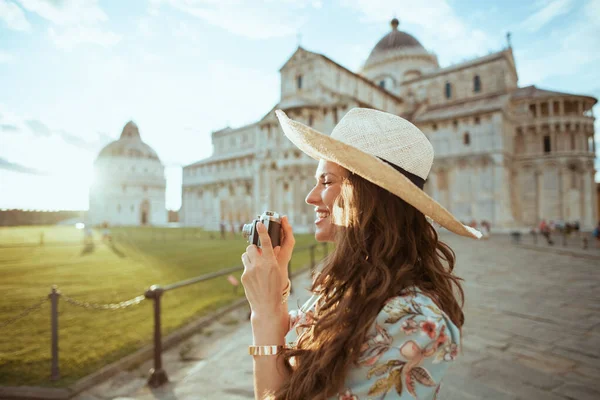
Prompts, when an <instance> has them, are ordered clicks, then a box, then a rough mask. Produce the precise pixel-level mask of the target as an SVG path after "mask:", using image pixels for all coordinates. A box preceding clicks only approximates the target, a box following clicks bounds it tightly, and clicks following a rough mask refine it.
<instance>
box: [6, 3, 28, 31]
mask: <svg viewBox="0 0 600 400" xmlns="http://www.w3.org/2000/svg"><path fill="white" fill-rule="evenodd" d="M0 20H2V21H4V23H5V24H6V26H7V27H8V28H9V29H13V30H15V31H25V32H26V31H29V30H31V25H30V24H29V22H28V21H27V18H26V17H25V13H24V12H23V10H21V8H19V6H18V5H16V4H15V3H9V2H8V1H7V0H0Z"/></svg>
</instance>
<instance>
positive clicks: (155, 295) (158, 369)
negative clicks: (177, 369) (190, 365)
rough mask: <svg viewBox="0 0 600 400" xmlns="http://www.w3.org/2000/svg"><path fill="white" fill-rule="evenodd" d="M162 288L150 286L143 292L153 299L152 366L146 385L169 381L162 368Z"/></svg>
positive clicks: (155, 385)
mask: <svg viewBox="0 0 600 400" xmlns="http://www.w3.org/2000/svg"><path fill="white" fill-rule="evenodd" d="M163 293H164V290H163V289H162V288H161V287H160V286H156V285H154V286H151V287H150V289H148V290H147V291H146V293H144V296H146V298H147V299H152V300H154V368H152V369H151V370H150V378H148V385H150V386H151V387H159V386H161V385H162V384H164V383H167V382H168V381H169V378H168V377H167V373H166V372H165V370H164V369H163V368H162V333H161V329H160V299H161V297H162V294H163Z"/></svg>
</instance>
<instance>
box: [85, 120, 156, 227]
mask: <svg viewBox="0 0 600 400" xmlns="http://www.w3.org/2000/svg"><path fill="white" fill-rule="evenodd" d="M164 172H165V168H164V166H163V164H162V163H161V162H160V159H159V158H158V155H157V154H156V152H155V151H154V150H153V149H152V148H151V147H150V146H148V145H147V144H146V143H144V142H143V141H142V138H141V136H140V131H139V129H138V127H137V125H136V124H135V123H133V122H132V121H129V122H128V123H127V124H126V125H125V127H124V128H123V132H121V137H120V138H119V140H116V141H114V142H112V143H109V144H108V145H107V146H106V147H104V148H103V149H102V150H101V151H100V154H99V155H98V158H96V161H95V162H94V177H95V180H94V184H93V185H92V187H91V189H90V211H89V214H88V215H89V216H88V223H90V224H92V225H100V224H104V223H107V224H109V225H137V226H143V225H164V224H166V223H167V210H166V208H165V189H166V181H165V174H164Z"/></svg>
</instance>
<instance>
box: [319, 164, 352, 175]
mask: <svg viewBox="0 0 600 400" xmlns="http://www.w3.org/2000/svg"><path fill="white" fill-rule="evenodd" d="M323 174H334V175H337V176H339V177H347V176H348V170H347V169H346V168H344V167H342V166H340V165H339V164H336V163H334V162H332V161H327V160H320V161H319V165H318V166H317V171H316V172H315V177H317V178H319V177H320V176H321V175H323Z"/></svg>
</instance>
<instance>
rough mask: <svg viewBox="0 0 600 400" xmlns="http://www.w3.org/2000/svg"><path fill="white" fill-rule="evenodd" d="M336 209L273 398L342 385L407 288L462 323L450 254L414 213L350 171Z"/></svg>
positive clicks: (290, 399) (327, 393)
mask: <svg viewBox="0 0 600 400" xmlns="http://www.w3.org/2000/svg"><path fill="white" fill-rule="evenodd" d="M334 209H335V210H338V211H339V210H341V212H339V213H336V212H333V213H332V214H331V215H332V218H334V220H333V221H334V223H335V224H336V226H337V227H339V228H338V229H336V237H335V244H336V246H335V250H334V251H333V252H332V253H331V255H330V256H329V257H328V258H327V259H325V260H324V261H323V263H322V265H321V268H320V269H321V271H320V273H319V274H318V275H316V277H315V279H314V280H313V284H312V288H311V290H312V291H313V292H314V293H320V294H322V296H321V300H320V301H319V302H318V303H317V307H316V309H315V315H314V319H313V320H312V322H310V323H309V324H308V325H305V327H306V329H307V331H306V333H305V334H304V335H302V336H301V338H300V339H299V341H298V344H297V347H296V349H286V350H284V352H283V353H282V355H281V357H284V360H285V365H286V368H288V369H289V371H290V372H291V374H290V379H289V380H287V381H286V382H285V383H284V384H283V386H282V387H281V388H280V389H279V390H277V391H276V393H274V394H273V397H272V398H273V399H276V400H306V399H327V398H329V397H331V396H334V395H336V394H337V393H339V392H340V391H342V389H343V384H344V381H345V378H346V375H347V372H348V370H349V369H350V367H351V366H352V365H353V364H356V362H357V360H358V357H359V355H360V354H359V353H360V348H361V345H363V343H364V341H365V337H366V335H367V333H368V331H369V329H370V327H371V325H372V324H373V322H374V321H375V318H376V317H377V314H378V313H379V312H380V311H381V308H382V307H383V305H384V303H385V301H386V300H387V299H389V298H390V297H393V296H396V295H399V294H400V293H401V292H403V291H405V290H407V289H409V288H411V287H418V288H420V289H421V290H422V291H423V292H425V293H426V294H427V295H428V296H430V297H431V298H432V300H433V301H434V302H435V303H436V304H437V305H438V306H439V307H440V308H441V309H442V310H443V311H444V312H445V313H446V314H447V315H448V317H449V318H450V319H451V320H452V322H454V324H456V326H457V327H459V328H461V327H462V325H463V323H464V315H463V312H462V305H463V303H464V293H463V290H462V288H461V285H460V278H458V277H456V276H455V275H453V274H452V271H453V269H454V261H455V255H454V252H453V251H452V249H451V248H450V247H449V246H448V245H446V244H444V243H442V242H441V241H440V240H439V239H438V235H437V232H436V231H435V229H434V228H433V226H432V225H431V224H430V223H429V222H428V221H427V219H426V218H425V216H424V215H423V214H422V213H421V212H420V211H418V210H417V209H416V208H414V207H413V206H411V205H409V204H408V203H406V202H405V201H404V200H402V199H401V198H399V197H397V196H395V195H393V194H392V193H390V192H388V191H387V190H385V189H383V188H381V187H379V186H377V185H375V184H373V183H371V182H369V181H367V180H365V179H363V178H362V177H360V176H358V175H356V174H352V173H351V174H350V176H349V177H348V178H346V179H345V180H344V181H343V182H342V188H341V192H340V195H339V196H338V198H337V199H336V201H335V205H334ZM334 289H335V290H334ZM457 297H459V298H460V302H459V301H458V300H457ZM292 358H293V364H294V366H292V365H291V363H290V359H292Z"/></svg>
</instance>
